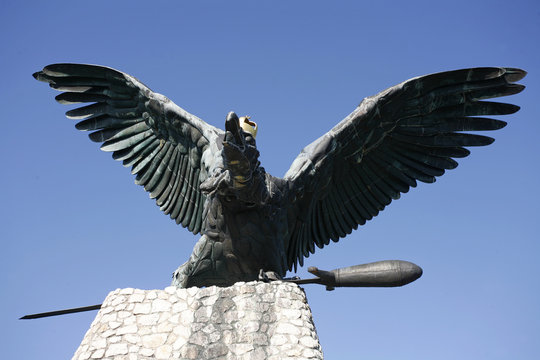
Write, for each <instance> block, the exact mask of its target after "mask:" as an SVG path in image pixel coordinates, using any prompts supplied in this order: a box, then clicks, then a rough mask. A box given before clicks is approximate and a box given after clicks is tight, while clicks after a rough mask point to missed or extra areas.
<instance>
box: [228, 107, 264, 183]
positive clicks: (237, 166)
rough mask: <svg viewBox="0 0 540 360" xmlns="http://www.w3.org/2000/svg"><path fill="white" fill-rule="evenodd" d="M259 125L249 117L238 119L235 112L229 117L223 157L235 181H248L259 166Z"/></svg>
mask: <svg viewBox="0 0 540 360" xmlns="http://www.w3.org/2000/svg"><path fill="white" fill-rule="evenodd" d="M255 135H257V124H256V123H254V122H253V121H250V120H249V117H248V116H242V117H240V118H239V117H238V116H237V115H236V114H235V113H234V112H232V111H231V112H230V113H229V114H228V115H227V120H226V121H225V137H224V139H223V157H224V160H225V167H226V168H227V169H229V170H231V171H232V172H233V173H234V176H235V180H238V181H239V182H243V181H247V179H249V178H251V175H250V174H251V172H252V171H255V169H256V168H257V167H258V166H259V161H258V158H259V151H258V150H257V145H256V143H255Z"/></svg>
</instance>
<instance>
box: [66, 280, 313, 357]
mask: <svg viewBox="0 0 540 360" xmlns="http://www.w3.org/2000/svg"><path fill="white" fill-rule="evenodd" d="M89 358H90V359H114V360H119V359H139V360H143V359H270V360H278V359H322V358H323V355H322V350H321V346H320V344H319V339H318V337H317V333H316V330H315V326H314V325H313V319H312V317H311V310H310V309H309V306H308V304H307V301H306V297H305V294H304V291H303V290H302V289H301V288H300V287H298V286H297V285H295V284H291V283H284V282H272V283H262V282H255V281H254V282H249V283H237V284H235V285H233V286H231V287H228V288H219V287H215V286H212V287H208V288H202V289H201V288H189V289H177V288H175V287H168V288H166V289H165V290H147V291H143V290H139V289H117V290H115V291H113V292H111V293H110V294H109V295H108V296H107V298H106V299H105V301H104V302H103V306H102V307H101V310H100V311H99V313H98V314H97V316H96V318H95V320H94V321H93V322H92V325H91V327H90V329H89V330H88V332H87V333H86V335H85V337H84V339H83V341H82V343H81V345H80V347H79V349H78V350H77V351H76V352H75V355H74V356H73V360H82V359H89Z"/></svg>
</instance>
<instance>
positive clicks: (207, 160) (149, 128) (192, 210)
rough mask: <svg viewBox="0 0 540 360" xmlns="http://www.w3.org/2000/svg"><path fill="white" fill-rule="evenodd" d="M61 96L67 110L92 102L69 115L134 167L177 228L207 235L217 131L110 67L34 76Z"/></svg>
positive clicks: (66, 67)
mask: <svg viewBox="0 0 540 360" xmlns="http://www.w3.org/2000/svg"><path fill="white" fill-rule="evenodd" d="M34 77H35V78H36V79H37V80H40V81H44V82H47V83H49V84H50V86H51V87H52V88H53V89H56V90H59V91H63V93H61V94H60V95H58V96H57V97H56V100H57V101H58V102H59V103H61V104H78V103H92V104H91V105H87V106H84V107H79V108H76V109H73V110H70V111H68V112H67V113H66V116H67V117H68V118H70V119H80V120H82V121H80V122H79V123H77V125H76V127H77V129H79V130H84V131H93V132H92V133H91V134H89V137H90V139H91V140H92V141H95V142H102V143H103V145H102V146H101V150H103V151H111V152H113V154H112V157H113V159H115V160H122V162H123V165H124V166H126V167H131V173H132V174H136V175H137V176H136V179H135V183H136V184H139V185H141V186H144V189H145V190H146V191H148V192H149V193H150V198H153V199H156V204H157V205H158V206H159V207H160V209H161V210H162V211H163V212H164V213H165V214H168V215H170V217H171V219H174V220H175V221H176V223H177V224H182V226H183V227H186V228H188V229H189V231H191V232H193V233H194V234H196V233H199V232H200V231H201V224H202V218H203V213H202V211H203V205H204V201H205V196H204V195H203V194H202V193H201V191H200V189H199V185H200V184H201V182H203V181H204V180H205V179H206V178H207V177H208V176H209V174H210V173H211V171H212V170H213V168H212V167H213V166H214V165H215V163H216V161H215V160H216V159H215V158H216V156H217V154H218V153H219V151H218V150H217V148H216V146H215V144H216V143H217V141H216V139H217V137H218V136H220V134H223V131H222V130H219V129H217V128H215V127H213V126H211V125H209V124H207V123H205V122H204V121H202V120H201V119H199V118H197V117H196V116H194V115H191V114H189V113H188V112H186V111H185V110H183V109H182V108H180V107H178V106H177V105H176V104H174V103H173V102H172V101H170V100H169V99H168V98H166V97H165V96H163V95H161V94H158V93H154V92H152V91H151V90H150V89H149V88H148V87H146V86H145V85H144V84H142V83H141V82H140V81H138V80H137V79H135V78H134V77H132V76H130V75H128V74H125V73H123V72H120V71H118V70H114V69H111V68H108V67H103V66H96V65H83V64H53V65H48V66H46V67H45V68H44V69H43V70H42V71H40V72H37V73H35V74H34Z"/></svg>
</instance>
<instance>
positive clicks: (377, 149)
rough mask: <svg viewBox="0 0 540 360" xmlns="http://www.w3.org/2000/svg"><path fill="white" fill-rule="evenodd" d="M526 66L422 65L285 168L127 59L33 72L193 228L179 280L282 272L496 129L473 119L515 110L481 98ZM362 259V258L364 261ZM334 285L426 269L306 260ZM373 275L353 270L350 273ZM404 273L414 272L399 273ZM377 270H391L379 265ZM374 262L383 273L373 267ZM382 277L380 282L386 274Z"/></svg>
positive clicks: (231, 118) (493, 123) (246, 132)
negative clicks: (440, 68) (153, 86)
mask: <svg viewBox="0 0 540 360" xmlns="http://www.w3.org/2000/svg"><path fill="white" fill-rule="evenodd" d="M525 75H526V72H525V71H523V70H520V69H515V68H497V67H484V68H472V69H463V70H455V71H448V72H442V73H436V74H431V75H426V76H420V77H416V78H413V79H410V80H407V81H405V82H402V83H400V84H398V85H396V86H393V87H390V88H388V89H386V90H384V91H382V92H381V93H379V94H377V95H375V96H372V97H367V98H365V99H364V100H363V101H362V102H361V103H360V105H359V106H358V107H357V108H356V109H354V110H353V112H352V113H351V114H350V115H348V116H347V117H346V118H345V119H343V120H342V121H341V122H339V123H338V124H337V125H335V126H334V127H333V128H332V129H331V130H330V131H329V132H327V133H326V134H323V135H322V136H321V137H320V138H318V139H316V140H315V141H313V142H312V143H311V144H309V145H307V146H306V147H305V148H304V149H303V150H302V151H301V152H300V154H299V155H298V157H297V158H296V159H295V160H294V161H293V163H292V165H291V167H290V169H289V170H288V171H287V173H286V174H285V175H284V176H283V177H282V178H279V177H274V176H272V175H270V174H268V173H267V172H266V171H265V170H264V168H263V167H262V166H261V164H260V162H259V160H258V158H259V151H258V150H257V146H256V142H255V137H256V135H257V124H256V123H255V121H253V120H252V119H251V118H249V117H247V116H242V117H239V116H237V115H236V114H235V113H234V112H230V113H229V114H228V115H226V120H225V130H221V129H218V128H216V127H214V126H211V125H209V124H207V123H206V122H204V121H203V120H201V119H199V118H198V117H196V116H194V115H192V114H190V113H188V112H187V111H185V110H184V109H182V108H180V107H179V106H177V105H176V104H174V103H173V102H172V101H171V100H169V99H168V98H167V97H165V96H163V95H161V94H158V93H155V92H153V91H152V90H150V89H149V88H148V87H147V86H145V85H144V84H143V83H141V82H140V81H139V80H137V79H136V78H134V77H133V76H130V75H128V74H125V73H123V72H121V71H118V70H115V69H112V68H108V67H103V66H96V65H84V64H53V65H48V66H46V67H45V68H44V69H43V70H42V71H39V72H37V73H35V74H34V77H35V78H36V79H37V80H40V81H43V82H46V83H48V84H49V85H50V87H52V88H53V89H55V90H59V91H61V92H62V93H61V94H59V95H58V96H56V100H57V101H58V102H60V103H62V104H78V103H91V104H90V105H86V106H83V107H78V108H75V109H73V110H69V111H68V112H67V113H66V115H67V117H68V118H71V119H80V120H81V121H80V122H78V123H77V124H76V128H77V129H79V130H83V131H90V132H91V133H90V134H89V137H90V139H91V140H92V141H95V142H100V143H103V144H102V145H101V150H103V151H109V152H112V157H113V159H115V160H119V161H122V164H123V165H124V166H125V167H131V173H132V174H134V175H136V178H135V183H136V184H139V185H141V186H143V187H144V189H145V190H146V191H147V192H148V193H149V194H150V198H152V199H155V202H156V204H157V205H158V206H159V208H160V210H161V211H163V213H164V214H166V215H169V216H170V218H171V219H172V220H174V221H176V223H177V224H181V225H182V226H183V227H185V228H187V229H188V230H189V231H191V232H192V233H194V234H200V235H201V237H200V239H199V240H198V242H197V243H196V245H195V247H194V250H193V253H192V254H191V256H190V258H189V259H188V261H187V262H185V263H184V264H183V265H181V266H180V267H179V268H178V269H177V270H176V271H175V272H174V274H173V281H172V283H173V285H175V286H176V287H178V288H186V287H192V286H196V287H203V286H206V287H208V286H212V285H217V286H230V285H233V284H234V283H236V282H239V281H245V282H247V281H253V280H261V279H264V280H276V279H282V278H284V277H285V275H286V272H287V271H288V270H289V271H290V270H293V269H295V270H296V268H297V266H298V264H299V265H300V266H302V265H303V260H304V258H305V257H307V256H309V254H310V253H313V252H314V251H315V247H319V248H323V247H324V246H326V245H328V244H329V243H330V241H331V240H332V241H334V242H337V241H338V240H339V239H341V238H344V237H346V235H347V234H350V233H351V231H352V230H354V229H357V227H358V225H364V224H365V223H366V221H368V220H370V219H372V218H373V217H374V216H377V215H378V214H379V212H380V211H382V210H383V209H384V208H385V207H386V206H387V205H389V204H390V203H391V202H392V200H395V199H398V198H399V197H400V194H401V193H406V192H407V191H409V189H410V188H411V187H416V185H417V181H421V182H425V183H432V182H434V181H435V178H436V177H437V176H441V175H443V174H444V173H445V170H449V169H454V168H455V167H456V166H457V162H456V161H455V158H463V157H466V156H468V155H469V150H467V148H466V147H469V146H484V145H488V144H491V143H492V142H493V139H492V138H490V137H487V136H483V135H477V134H470V133H467V132H469V131H485V130H497V129H501V128H502V127H504V126H505V125H506V123H505V122H504V121H500V120H495V119H491V118H488V117H485V116H493V115H495V116H497V115H507V114H512V113H515V112H516V111H518V109H519V107H518V106H515V105H511V104H505V103H499V102H491V101H485V100H486V99H490V98H496V97H501V96H507V95H512V94H517V93H519V92H520V91H522V90H523V89H524V86H523V85H520V84H516V83H515V82H517V81H519V80H520V79H522V78H523V77H524V76H525ZM366 269H367V270H366ZM310 270H311V272H313V273H314V274H315V275H317V276H318V280H319V281H320V282H322V283H324V284H326V285H327V286H328V287H329V288H332V287H333V286H334V285H337V286H339V285H340V284H341V285H345V286H355V285H360V284H364V285H366V284H367V285H366V286H378V285H377V284H379V285H380V284H382V285H381V286H385V285H388V286H397V285H403V284H404V283H407V282H410V281H412V280H414V279H416V278H417V277H419V276H420V274H421V270H420V269H419V268H418V267H416V266H415V265H414V264H411V263H407V262H397V261H390V262H380V263H373V264H367V265H363V267H362V266H360V267H351V268H345V269H341V270H342V271H329V272H328V271H322V270H318V269H316V268H314V269H310ZM360 270H362V271H363V270H366V271H364V272H365V273H371V274H372V275H373V274H376V275H377V274H378V275H377V276H376V277H378V278H377V279H371V278H369V277H368V278H363V280H362V279H360V280H359V278H356V277H355V276H356V275H357V273H359V272H362V271H360ZM404 273H408V274H409V275H410V276H409V278H408V279H405V280H404V279H403V277H402V275H403V274H404ZM381 274H383V275H384V274H386V275H388V274H394V275H396V274H397V275H396V276H397V277H396V276H394V277H391V278H386V279H385V278H384V276H382V275H381ZM379 275H381V276H379ZM381 281H382V282H381Z"/></svg>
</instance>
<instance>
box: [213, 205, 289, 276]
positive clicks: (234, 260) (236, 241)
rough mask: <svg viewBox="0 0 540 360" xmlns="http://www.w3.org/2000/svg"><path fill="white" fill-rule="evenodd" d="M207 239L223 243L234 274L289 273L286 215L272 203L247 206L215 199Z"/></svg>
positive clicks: (226, 259) (224, 252) (228, 263)
mask: <svg viewBox="0 0 540 360" xmlns="http://www.w3.org/2000/svg"><path fill="white" fill-rule="evenodd" d="M208 215H209V216H207V218H210V219H211V221H210V222H207V225H208V226H207V232H206V234H207V236H209V237H211V238H212V240H214V241H218V242H221V243H222V248H223V256H224V258H225V261H226V262H227V266H228V267H229V268H230V270H232V271H233V272H241V273H245V274H251V273H257V272H258V271H259V270H261V269H263V270H265V271H275V272H277V273H278V274H280V275H282V276H283V275H285V272H286V267H287V266H286V256H285V249H284V245H283V239H284V238H285V236H286V235H287V231H288V230H287V225H286V214H285V212H284V211H283V210H282V209H280V208H279V207H278V206H275V205H274V204H272V202H269V203H267V204H264V205H256V206H255V205H253V204H249V203H243V202H240V201H238V199H231V198H226V197H218V196H216V197H215V198H213V199H211V203H210V204H209V214H208Z"/></svg>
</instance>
